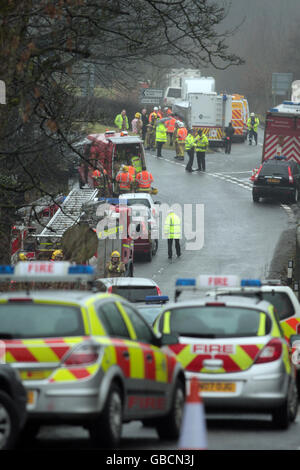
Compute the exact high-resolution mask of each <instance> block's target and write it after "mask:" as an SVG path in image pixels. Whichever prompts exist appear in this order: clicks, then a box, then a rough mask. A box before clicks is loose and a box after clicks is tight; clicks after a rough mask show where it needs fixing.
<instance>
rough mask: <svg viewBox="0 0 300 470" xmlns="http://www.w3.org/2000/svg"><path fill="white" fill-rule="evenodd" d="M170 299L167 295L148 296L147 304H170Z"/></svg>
mask: <svg viewBox="0 0 300 470" xmlns="http://www.w3.org/2000/svg"><path fill="white" fill-rule="evenodd" d="M169 300H170V299H169V297H168V296H167V295H147V297H146V298H145V302H146V304H147V303H149V304H150V303H153V304H155V303H156V304H160V303H163V302H169Z"/></svg>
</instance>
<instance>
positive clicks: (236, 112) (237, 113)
mask: <svg viewBox="0 0 300 470" xmlns="http://www.w3.org/2000/svg"><path fill="white" fill-rule="evenodd" d="M232 119H239V120H242V113H241V110H240V109H233V110H232Z"/></svg>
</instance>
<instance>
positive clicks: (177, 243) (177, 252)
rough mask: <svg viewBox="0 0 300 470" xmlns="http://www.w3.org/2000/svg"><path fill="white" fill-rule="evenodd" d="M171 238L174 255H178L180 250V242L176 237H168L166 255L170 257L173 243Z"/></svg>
mask: <svg viewBox="0 0 300 470" xmlns="http://www.w3.org/2000/svg"><path fill="white" fill-rule="evenodd" d="M173 240H174V241H175V249H176V255H177V256H180V255H181V251H180V242H179V239H178V238H175V239H174V238H168V257H169V258H172V245H173Z"/></svg>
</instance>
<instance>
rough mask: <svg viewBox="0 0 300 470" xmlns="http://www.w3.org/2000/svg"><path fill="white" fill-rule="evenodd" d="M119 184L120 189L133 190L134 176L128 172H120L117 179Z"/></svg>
mask: <svg viewBox="0 0 300 470" xmlns="http://www.w3.org/2000/svg"><path fill="white" fill-rule="evenodd" d="M116 181H117V183H119V187H120V189H131V183H132V182H133V178H132V176H131V175H130V174H129V173H128V171H124V172H123V171H122V172H121V171H120V172H119V173H118V174H117V177H116Z"/></svg>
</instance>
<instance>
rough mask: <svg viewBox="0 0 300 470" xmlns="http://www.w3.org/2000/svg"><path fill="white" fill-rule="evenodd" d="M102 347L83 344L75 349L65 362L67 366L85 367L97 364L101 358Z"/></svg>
mask: <svg viewBox="0 0 300 470" xmlns="http://www.w3.org/2000/svg"><path fill="white" fill-rule="evenodd" d="M100 351H101V347H100V345H99V344H82V345H81V346H79V347H78V348H76V349H74V350H73V351H72V352H71V354H70V355H69V356H68V357H67V358H66V359H65V360H64V361H63V365H65V366H79V365H80V366H83V365H89V364H93V363H94V362H96V361H97V360H98V358H99V354H100Z"/></svg>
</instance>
